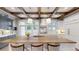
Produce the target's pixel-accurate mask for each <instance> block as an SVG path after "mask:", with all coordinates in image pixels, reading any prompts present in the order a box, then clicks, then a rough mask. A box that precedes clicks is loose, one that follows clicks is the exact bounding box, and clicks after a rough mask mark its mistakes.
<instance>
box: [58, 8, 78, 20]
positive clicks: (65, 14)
mask: <svg viewBox="0 0 79 59" xmlns="http://www.w3.org/2000/svg"><path fill="white" fill-rule="evenodd" d="M77 9H79V8H78V7H74V8H73V9H71V10H70V11H68V12H66V13H64V14H62V15H61V17H59V19H61V20H63V19H64V18H65V17H67V16H68V15H69V14H70V15H72V14H74V13H73V12H74V11H76V10H77ZM70 15H69V16H70Z"/></svg>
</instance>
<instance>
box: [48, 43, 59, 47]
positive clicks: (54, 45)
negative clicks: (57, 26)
mask: <svg viewBox="0 0 79 59" xmlns="http://www.w3.org/2000/svg"><path fill="white" fill-rule="evenodd" d="M48 45H49V46H53V47H58V46H60V44H59V43H48Z"/></svg>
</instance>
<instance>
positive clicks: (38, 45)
mask: <svg viewBox="0 0 79 59" xmlns="http://www.w3.org/2000/svg"><path fill="white" fill-rule="evenodd" d="M32 47H37V48H38V47H42V50H43V43H33V44H31V50H32Z"/></svg>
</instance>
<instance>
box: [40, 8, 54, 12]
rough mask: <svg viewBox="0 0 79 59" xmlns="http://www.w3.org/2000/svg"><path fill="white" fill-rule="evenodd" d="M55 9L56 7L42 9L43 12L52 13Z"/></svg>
mask: <svg viewBox="0 0 79 59" xmlns="http://www.w3.org/2000/svg"><path fill="white" fill-rule="evenodd" d="M54 9H55V7H42V8H41V12H52V11H54Z"/></svg>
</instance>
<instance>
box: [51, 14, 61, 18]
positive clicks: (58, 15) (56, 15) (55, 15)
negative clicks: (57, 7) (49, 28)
mask: <svg viewBox="0 0 79 59" xmlns="http://www.w3.org/2000/svg"><path fill="white" fill-rule="evenodd" d="M61 15H62V14H53V15H52V17H55V18H56V17H60V16H61Z"/></svg>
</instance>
